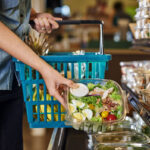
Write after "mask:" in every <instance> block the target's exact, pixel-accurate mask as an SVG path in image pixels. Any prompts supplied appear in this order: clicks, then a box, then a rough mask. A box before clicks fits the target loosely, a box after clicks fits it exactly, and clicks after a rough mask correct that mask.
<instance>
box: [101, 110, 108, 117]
mask: <svg viewBox="0 0 150 150" xmlns="http://www.w3.org/2000/svg"><path fill="white" fill-rule="evenodd" d="M108 115H109V112H108V111H103V112H102V113H101V116H102V118H107V116H108Z"/></svg>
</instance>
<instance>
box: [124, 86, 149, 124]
mask: <svg viewBox="0 0 150 150" xmlns="http://www.w3.org/2000/svg"><path fill="white" fill-rule="evenodd" d="M122 88H123V89H124V90H125V91H126V92H127V93H128V94H129V97H128V101H129V103H130V105H131V106H132V107H133V109H134V110H135V111H136V112H137V113H138V114H139V115H140V116H141V118H142V119H143V121H144V122H145V123H146V124H147V125H148V126H150V110H149V109H148V108H147V107H146V105H144V103H141V102H139V98H138V95H137V94H135V93H134V92H133V91H132V90H131V89H130V88H128V87H127V86H126V84H122Z"/></svg>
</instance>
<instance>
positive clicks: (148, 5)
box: [138, 0, 150, 8]
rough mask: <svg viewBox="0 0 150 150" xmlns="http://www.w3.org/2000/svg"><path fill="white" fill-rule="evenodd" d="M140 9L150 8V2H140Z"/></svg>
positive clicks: (148, 0)
mask: <svg viewBox="0 0 150 150" xmlns="http://www.w3.org/2000/svg"><path fill="white" fill-rule="evenodd" d="M138 2H139V7H140V8H141V7H150V0H138Z"/></svg>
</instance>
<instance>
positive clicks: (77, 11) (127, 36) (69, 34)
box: [32, 0, 138, 50]
mask: <svg viewBox="0 0 150 150" xmlns="http://www.w3.org/2000/svg"><path fill="white" fill-rule="evenodd" d="M32 6H33V8H34V9H35V10H36V11H37V12H43V11H46V12H50V13H52V14H53V15H54V16H58V17H62V18H63V19H97V20H103V21H104V39H105V40H104V47H105V48H115V49H116V48H117V49H120V48H129V47H130V46H131V41H132V38H133V37H132V34H131V32H130V30H129V27H128V24H129V22H133V21H134V15H135V13H136V12H135V9H136V8H137V6H138V4H137V1H135V0H126V1H123V0H92V1H91V0H55V1H54V0H39V1H36V0H32ZM83 28H84V30H83ZM52 37H53V38H55V46H54V49H55V50H60V47H61V49H65V50H69V49H70V48H71V49H77V48H78V49H79V48H84V49H86V48H87V49H89V48H90V49H94V48H95V49H97V48H98V47H99V26H91V25H90V26H88V25H86V26H67V27H66V26H65V27H61V28H60V29H59V30H57V31H56V32H53V36H52Z"/></svg>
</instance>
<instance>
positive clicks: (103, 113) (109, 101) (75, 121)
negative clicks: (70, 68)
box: [67, 80, 125, 132]
mask: <svg viewBox="0 0 150 150" xmlns="http://www.w3.org/2000/svg"><path fill="white" fill-rule="evenodd" d="M77 85H78V88H74V89H71V88H70V91H69V94H68V117H67V118H68V119H67V120H69V121H70V122H71V124H72V126H73V127H74V128H76V129H82V130H85V131H87V130H88V131H90V130H91V131H94V132H95V131H97V130H100V128H101V126H99V125H101V124H103V123H115V122H118V121H120V120H121V119H123V117H124V111H125V108H124V97H123V93H122V91H121V90H120V87H119V86H118V85H117V83H115V82H113V81H111V80H97V82H92V80H91V82H88V83H84V84H82V83H77Z"/></svg>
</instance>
